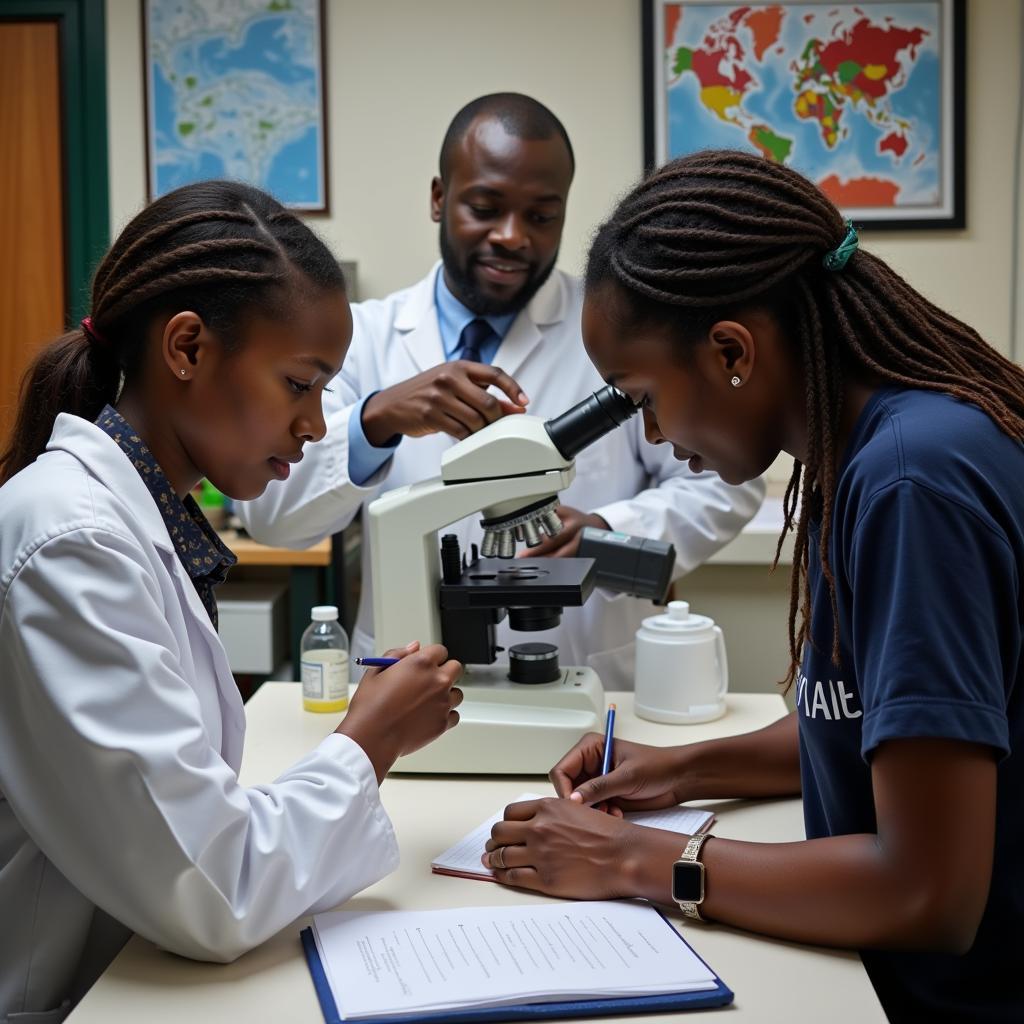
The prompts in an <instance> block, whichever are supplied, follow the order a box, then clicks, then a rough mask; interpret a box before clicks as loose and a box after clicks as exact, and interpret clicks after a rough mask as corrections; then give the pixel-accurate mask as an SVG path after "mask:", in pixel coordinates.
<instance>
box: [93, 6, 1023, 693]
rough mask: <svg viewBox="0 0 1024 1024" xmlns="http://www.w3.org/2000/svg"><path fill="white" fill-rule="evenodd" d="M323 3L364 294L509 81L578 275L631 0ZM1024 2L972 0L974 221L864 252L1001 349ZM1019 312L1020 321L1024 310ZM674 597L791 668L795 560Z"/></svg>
mask: <svg viewBox="0 0 1024 1024" xmlns="http://www.w3.org/2000/svg"><path fill="white" fill-rule="evenodd" d="M326 3H327V7H328V41H327V53H328V65H329V108H328V110H329V116H330V175H331V179H330V187H331V205H332V213H331V215H330V216H328V217H314V218H311V219H312V222H313V224H314V226H315V227H316V228H317V229H318V230H319V231H320V232H321V233H322V234H323V235H324V236H325V237H326V238H327V240H328V241H329V242H330V243H331V244H332V245H333V247H334V248H335V250H336V252H337V253H338V254H339V256H341V257H343V258H345V259H352V260H356V261H357V262H358V266H359V289H360V294H361V295H362V296H363V297H371V296H379V295H384V294H387V293H388V292H389V291H392V290H394V289H397V288H400V287H403V286H404V285H407V284H410V283H411V282H413V281H415V280H417V279H418V278H419V277H420V276H421V275H422V274H423V273H424V271H425V270H426V268H427V267H428V266H429V265H430V264H431V262H432V261H433V260H434V259H435V258H436V252H437V238H436V228H435V226H434V225H433V224H432V223H431V222H430V220H429V217H428V206H427V197H428V186H429V183H430V178H431V176H432V175H433V174H434V172H435V168H436V159H437V150H438V147H439V145H440V142H441V137H442V135H443V133H444V129H445V127H446V126H447V123H448V121H449V120H450V118H451V116H452V115H453V114H454V113H455V111H456V110H457V109H458V107H460V106H461V105H462V104H463V103H465V102H466V101H467V100H469V99H472V98H473V97H474V96H477V95H480V94H482V93H485V92H491V91H495V90H504V89H511V90H518V91H522V92H526V93H530V94H532V95H534V96H536V97H538V98H539V99H541V100H543V101H544V102H545V103H547V104H548V105H549V106H551V107H552V109H553V110H554V111H555V112H556V113H557V114H558V115H559V116H560V117H561V118H562V120H563V121H564V122H565V125H566V128H567V129H568V131H569V134H570V136H571V138H572V140H573V145H574V147H575V149H576V154H577V164H578V172H577V177H576V181H575V183H574V185H573V191H572V196H571V202H570V206H569V217H568V221H567V224H566V230H565V236H564V240H563V245H562V257H561V262H562V265H563V266H564V267H565V268H566V269H569V270H573V271H578V270H579V269H580V267H581V265H582V260H583V255H584V253H585V250H586V246H587V240H588V238H589V235H590V232H591V231H592V229H593V227H594V225H596V223H597V222H598V221H599V220H600V219H601V218H602V217H603V216H604V215H605V214H606V213H607V212H608V210H609V209H610V207H611V206H612V204H613V203H614V201H615V199H616V197H617V196H618V195H619V194H620V193H622V192H623V191H624V190H625V189H626V188H628V186H629V185H630V184H631V183H632V182H633V181H634V179H635V178H636V177H637V176H638V175H639V174H640V171H641V161H642V138H641V132H642V106H641V93H640V23H639V4H638V3H637V2H636V0H504V2H501V0H431V2H429V3H428V2H423V0H326ZM1022 7H1024V5H1022V4H1021V3H1020V2H1017V0H971V2H970V3H969V4H968V55H967V56H968V79H967V143H968V157H967V190H968V191H967V222H968V228H967V229H966V230H965V231H956V232H925V231H919V232H913V233H901V234H884V233H878V234H876V235H874V236H872V235H871V234H868V235H867V244H868V246H869V247H870V248H871V249H873V250H874V251H875V252H876V253H878V254H879V255H881V256H883V257H884V258H885V259H887V260H889V261H890V262H892V264H893V265H894V266H895V267H897V268H898V269H899V270H900V272H901V273H902V274H903V275H904V276H906V277H907V278H909V280H910V281H911V282H912V283H913V284H915V285H916V286H917V287H918V288H919V289H920V290H921V291H923V292H924V293H925V294H927V295H928V296H930V297H931V298H932V299H934V300H935V301H936V302H938V303H939V304H940V305H943V306H945V307H947V308H949V309H950V310H952V311H953V312H955V313H956V314H957V315H958V316H960V317H961V318H963V319H964V320H967V321H968V322H969V323H971V324H973V325H974V326H975V327H976V328H977V329H978V330H979V331H980V332H981V333H982V334H983V335H984V336H985V337H986V338H987V339H988V340H989V341H991V342H992V343H993V344H994V345H996V346H998V347H999V348H1000V349H1002V350H1003V351H1004V352H1008V351H1010V337H1011V331H1010V318H1011V303H1010V294H1011V292H1010V289H1011V278H1012V275H1013V268H1012V266H1011V253H1012V246H1013V238H1014V218H1013V210H1014V204H1013V190H1014V184H1015V182H1014V175H1015V167H1016V166H1017V165H1016V163H1015V160H1014V147H1015V126H1016V125H1017V124H1018V123H1019V118H1020V111H1019V106H1018V104H1019V94H1020V81H1021V51H1022V45H1021V39H1022V32H1024V26H1022V24H1021V22H1022ZM107 11H108V22H107V26H108V27H107V34H108V78H109V82H108V94H109V104H110V187H111V203H110V208H111V219H112V229H113V230H114V231H117V230H118V229H119V228H120V226H121V225H122V224H123V223H124V222H125V220H126V219H127V218H128V217H130V216H131V215H132V214H133V213H135V211H136V210H138V209H139V207H140V206H141V205H142V204H143V203H144V202H145V157H144V131H143V108H142V71H141V68H142V58H141V52H140V50H141V31H140V25H139V17H140V4H139V2H138V0H107ZM1018 187H1020V186H1019V183H1018ZM1020 234H1021V236H1022V237H1024V214H1022V219H1021V229H1020ZM1022 272H1024V270H1022ZM1022 280H1024V278H1022ZM1020 322H1021V325H1022V326H1021V328H1020V329H1021V331H1022V333H1024V310H1022V311H1021V315H1020ZM1022 355H1024V341H1022V342H1020V343H1019V347H1018V352H1017V357H1018V358H1021V356H1022ZM789 467H790V461H789V460H788V459H786V460H780V463H779V464H778V468H777V469H775V470H773V471H772V472H771V473H770V476H771V477H772V479H773V482H774V485H775V487H776V488H777V487H778V486H779V483H780V481H785V479H787V478H788V472H789ZM680 596H683V597H686V598H687V599H689V600H690V601H691V602H692V603H693V606H694V609H695V610H698V611H701V612H704V613H706V614H710V615H712V616H714V617H715V618H716V619H717V620H718V621H720V622H721V623H722V625H723V628H724V629H725V632H726V636H727V637H728V638H729V646H730V657H731V659H732V665H731V667H732V675H733V679H734V682H735V684H736V688H738V689H769V688H771V686H772V681H773V680H775V679H778V678H779V677H780V676H781V674H782V673H783V672H784V671H785V668H786V657H787V656H786V644H785V626H786V617H787V613H788V572H787V571H786V570H784V569H781V568H780V570H779V572H778V573H776V574H775V575H774V576H772V577H769V576H768V575H767V567H766V566H715V565H709V566H705V567H703V568H701V569H699V570H698V571H697V572H696V573H694V574H692V575H691V576H690V577H688V578H687V579H686V580H685V581H684V582H683V584H682V585H681V593H680Z"/></svg>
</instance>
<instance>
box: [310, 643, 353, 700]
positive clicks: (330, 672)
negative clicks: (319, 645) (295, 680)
mask: <svg viewBox="0 0 1024 1024" xmlns="http://www.w3.org/2000/svg"><path fill="white" fill-rule="evenodd" d="M302 696H303V697H304V698H305V699H306V700H330V701H337V700H344V699H345V698H346V697H348V652H347V651H331V650H325V651H307V652H306V653H305V654H303V656H302Z"/></svg>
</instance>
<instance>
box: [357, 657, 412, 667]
mask: <svg viewBox="0 0 1024 1024" xmlns="http://www.w3.org/2000/svg"><path fill="white" fill-rule="evenodd" d="M401 660H402V659H401V658H356V664H357V665H362V666H363V667H364V668H390V667H391V666H392V665H397V664H398V663H399V662H400V661H401Z"/></svg>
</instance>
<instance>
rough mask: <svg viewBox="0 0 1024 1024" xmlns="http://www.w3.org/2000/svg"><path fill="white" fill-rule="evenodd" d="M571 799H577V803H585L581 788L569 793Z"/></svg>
mask: <svg viewBox="0 0 1024 1024" xmlns="http://www.w3.org/2000/svg"><path fill="white" fill-rule="evenodd" d="M569 799H570V800H575V801H576V803H578V804H581V803H583V794H582V793H581V792H580V791H579V790H576V792H575V793H570V794H569Z"/></svg>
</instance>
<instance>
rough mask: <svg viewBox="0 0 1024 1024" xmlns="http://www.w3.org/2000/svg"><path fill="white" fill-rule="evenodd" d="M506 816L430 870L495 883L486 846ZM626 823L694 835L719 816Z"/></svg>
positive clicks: (677, 814) (637, 816) (682, 814)
mask: <svg viewBox="0 0 1024 1024" xmlns="http://www.w3.org/2000/svg"><path fill="white" fill-rule="evenodd" d="M543 799H544V797H543V796H542V795H540V794H538V793H522V794H520V795H519V796H517V797H516V798H515V800H511V801H509V802H510V803H514V804H517V803H520V802H521V801H523V800H543ZM504 816H505V808H504V807H503V808H502V809H501V810H500V811H498V813H497V814H493V815H491V817H490V818H488V819H487V820H486V821H485V822H483V823H482V824H481V825H478V826H477V827H476V828H475V829H473V831H472V832H470V833H469V835H467V836H463V838H462V839H460V840H459V841H458V842H457V843H456V844H455V845H454V846H452V847H449V849H447V850H445V851H444V853H442V854H441V855H440V856H439V857H435V858H434V860H433V861H431V864H430V870H431V871H433V872H434V873H435V874H438V875H455V876H456V877H458V878H479V879H481V880H482V881H485V882H491V881H493V880H494V872H493V871H491V870H490V868H485V867H484V866H483V864H481V863H480V857H481V856H482V855H483V852H484V845H485V844H486V843H487V840H488V839H490V838H491V829H492V828H493V827H494V825H496V824H497V823H498V822H499V821H501V819H502V818H503V817H504ZM626 820H627V821H631V822H633V824H634V825H644V826H646V827H647V828H663V829H665V830H666V831H667V832H681V833H684V834H686V835H694V834H696V833H698V832H704V831H706V830H707V829H708V828H710V826H711V823H712V822H713V821H714V820H715V816H714V815H713V814H712V813H711V812H710V811H701V810H698V809H697V808H695V807H684V806H682V805H680V806H678V807H667V808H665V809H664V810H661V811H630V812H629V813H628V814H627V815H626Z"/></svg>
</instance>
